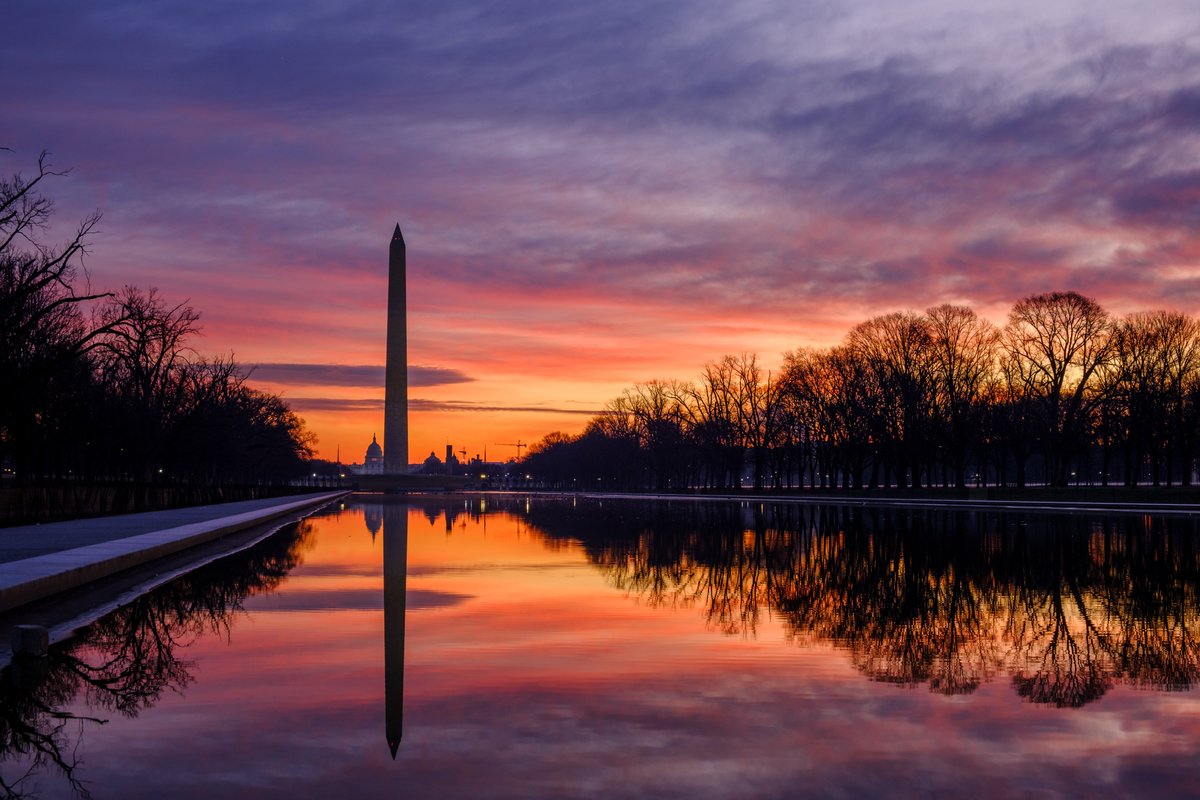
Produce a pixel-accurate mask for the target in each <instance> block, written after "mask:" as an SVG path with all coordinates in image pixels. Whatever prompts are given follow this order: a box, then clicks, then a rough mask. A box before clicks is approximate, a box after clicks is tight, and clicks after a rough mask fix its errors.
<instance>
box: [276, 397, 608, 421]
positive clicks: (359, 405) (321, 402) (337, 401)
mask: <svg viewBox="0 0 1200 800" xmlns="http://www.w3.org/2000/svg"><path fill="white" fill-rule="evenodd" d="M288 405H290V406H292V407H293V408H295V409H297V410H299V411H326V412H353V411H370V412H380V413H382V411H383V400H382V398H380V399H374V398H360V399H346V398H338V397H291V398H288ZM408 410H409V411H410V412H425V411H467V412H503V413H515V414H571V415H578V416H585V417H593V416H596V415H597V414H599V413H601V412H600V410H599V409H587V408H563V407H554V406H536V405H530V406H511V405H493V404H487V403H472V402H469V401H465V400H424V399H421V398H409V400H408Z"/></svg>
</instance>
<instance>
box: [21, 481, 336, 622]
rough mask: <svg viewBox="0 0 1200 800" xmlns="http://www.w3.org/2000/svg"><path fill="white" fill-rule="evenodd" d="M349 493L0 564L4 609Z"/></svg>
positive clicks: (63, 590) (330, 494) (322, 496)
mask: <svg viewBox="0 0 1200 800" xmlns="http://www.w3.org/2000/svg"><path fill="white" fill-rule="evenodd" d="M347 494H349V492H345V491H339V492H329V493H328V494H324V495H320V496H318V497H311V496H310V497H306V498H305V499H303V500H294V501H292V502H290V503H282V504H280V505H276V506H270V507H268V508H263V509H258V510H255V511H247V512H243V513H241V514H235V515H233V516H228V517H219V518H217V519H211V520H206V521H204V522H195V523H191V524H189V525H180V526H178V527H175V528H167V529H164V530H160V531H152V532H150V533H143V534H138V535H136V536H128V537H126V538H124V539H114V540H112V541H108V542H101V543H99V544H93V545H88V546H86V547H77V548H74V549H72V550H63V551H60V552H57V553H50V554H47V555H42V556H36V557H34V558H26V559H22V560H20V561H10V562H8V563H4V564H0V613H3V612H6V611H9V610H11V609H13V608H17V607H18V606H23V605H25V604H26V603H31V602H33V601H35V600H41V599H43V598H46V597H49V596H50V595H54V594H58V593H60V592H65V591H67V590H69V589H74V588H76V587H78V586H82V585H84V584H87V583H91V582H92V581H96V580H100V579H101V578H107V577H108V576H110V575H114V574H116V573H118V572H121V571H123V570H127V569H130V568H132V567H137V566H141V565H143V564H146V563H148V562H150V561H154V560H155V559H159V558H162V557H164V556H169V555H172V554H173V553H177V552H179V551H181V550H186V549H187V548H189V547H194V546H195V545H198V544H203V543H205V542H209V541H212V540H213V539H219V538H221V537H222V536H226V535H228V534H230V533H233V532H235V531H239V530H243V529H245V528H249V527H251V526H254V525H258V524H261V523H263V522H267V521H269V520H271V519H274V518H276V517H281V516H284V515H286V514H289V513H291V512H293V511H296V510H297V509H301V508H306V507H310V506H312V507H316V506H321V505H325V504H327V503H330V502H332V501H333V500H336V499H337V498H339V497H343V496H345V495H347Z"/></svg>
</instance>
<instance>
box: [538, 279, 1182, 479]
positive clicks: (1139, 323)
mask: <svg viewBox="0 0 1200 800" xmlns="http://www.w3.org/2000/svg"><path fill="white" fill-rule="evenodd" d="M1198 423H1200V322H1198V321H1197V320H1196V319H1195V318H1194V317H1191V316H1188V315H1186V314H1182V313H1179V312H1175V311H1150V312H1142V313H1134V314H1129V315H1127V316H1125V317H1121V318H1117V317H1114V316H1113V315H1111V314H1109V313H1108V312H1107V311H1105V310H1104V308H1102V307H1101V306H1100V305H1099V304H1098V303H1097V302H1096V301H1095V300H1093V299H1091V298H1088V297H1084V296H1082V295H1080V294H1078V293H1076V292H1052V293H1048V294H1038V295H1033V296H1030V297H1026V298H1024V299H1022V300H1019V301H1018V302H1017V303H1016V304H1015V305H1014V306H1013V307H1012V310H1011V311H1010V313H1009V315H1008V320H1007V322H1006V324H1005V325H1004V326H1003V327H997V326H995V325H993V324H992V323H991V322H989V321H988V320H986V319H984V318H982V317H980V316H979V315H977V314H976V313H975V312H974V311H973V310H972V309H970V308H967V307H963V306H956V305H940V306H936V307H934V308H930V309H928V310H927V311H926V312H925V313H923V314H919V313H914V312H911V311H899V312H895V313H891V314H885V315H882V316H877V317H874V318H872V319H869V320H867V321H866V322H863V323H861V324H859V325H857V326H856V327H854V328H853V329H852V330H851V331H850V332H849V333H848V334H847V335H846V337H845V339H844V340H843V342H842V343H841V344H840V345H838V346H836V347H831V348H828V349H801V350H796V351H794V352H791V353H787V354H785V357H784V361H783V365H782V367H781V369H780V370H778V371H777V372H769V371H767V370H765V369H764V368H763V367H762V366H761V365H760V363H759V360H758V358H757V357H756V356H754V355H747V354H742V355H738V356H725V357H724V358H722V359H721V360H719V361H714V362H712V363H709V364H707V365H706V366H705V367H704V371H703V373H702V374H701V375H700V377H699V378H698V379H697V380H693V381H675V380H662V381H658V380H656V381H650V382H648V383H641V384H637V385H635V386H633V387H632V388H629V389H626V390H625V391H624V392H623V393H622V394H621V396H620V397H618V398H616V399H615V400H613V401H611V402H610V403H609V404H608V405H607V407H606V409H605V410H604V412H603V413H601V414H600V415H598V416H596V417H595V418H593V419H592V420H591V421H590V423H589V424H588V425H587V427H586V429H585V431H584V433H583V434H581V435H579V436H576V437H571V436H567V435H564V434H561V433H553V434H550V435H549V436H547V437H545V438H544V439H543V440H542V441H540V442H538V443H536V444H535V445H533V446H532V447H531V448H530V452H529V453H528V454H527V456H526V460H525V462H524V464H523V465H522V466H523V468H524V471H525V472H526V473H528V474H530V475H531V476H533V477H534V478H536V479H537V480H539V481H542V482H544V483H545V484H547V485H551V486H555V487H558V488H567V489H570V488H577V489H582V488H597V487H603V488H616V487H621V488H648V489H658V490H671V489H683V488H717V489H722V488H734V487H737V486H740V485H741V484H742V482H743V480H747V481H749V480H752V481H753V485H754V487H755V488H756V489H761V488H788V487H820V488H853V489H862V488H877V487H878V488H887V487H897V488H907V487H913V488H916V487H922V486H955V487H960V488H962V487H969V486H978V485H999V486H1026V485H1029V484H1050V485H1055V486H1066V485H1068V484H1072V483H1093V484H1100V485H1105V486H1107V485H1110V484H1112V483H1116V484H1125V485H1129V486H1132V485H1138V484H1142V483H1153V484H1154V485H1155V486H1158V485H1163V484H1165V485H1167V486H1170V485H1172V484H1179V485H1190V484H1191V482H1192V473H1193V469H1194V467H1195V461H1196V431H1197V424H1198Z"/></svg>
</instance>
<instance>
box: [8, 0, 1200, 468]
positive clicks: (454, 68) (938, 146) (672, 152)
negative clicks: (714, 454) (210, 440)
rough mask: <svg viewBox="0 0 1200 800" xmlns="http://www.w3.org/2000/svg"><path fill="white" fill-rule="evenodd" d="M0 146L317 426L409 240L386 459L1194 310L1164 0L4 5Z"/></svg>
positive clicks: (380, 331) (350, 436) (378, 324)
mask: <svg viewBox="0 0 1200 800" xmlns="http://www.w3.org/2000/svg"><path fill="white" fill-rule="evenodd" d="M6 25H7V29H8V36H7V37H6V45H5V47H4V48H3V51H0V65H2V67H3V69H4V70H5V73H6V74H7V75H9V76H10V81H9V87H8V89H7V91H6V92H5V102H4V104H3V106H2V107H0V147H4V148H8V150H9V151H11V152H5V151H2V150H0V170H3V171H4V172H5V173H7V174H11V173H13V172H18V171H20V172H25V173H29V172H30V171H31V170H32V169H33V168H34V166H35V165H36V162H37V157H38V154H39V153H40V152H41V151H42V150H46V151H49V152H50V154H51V162H52V164H53V165H54V166H55V167H56V168H58V169H68V168H69V169H70V170H71V173H70V175H69V176H68V177H66V178H62V179H54V180H51V181H48V182H47V183H46V184H44V186H43V188H44V190H45V191H46V192H47V194H48V195H49V196H51V197H53V198H54V199H55V203H56V215H55V218H54V226H55V227H54V229H53V231H52V232H53V239H54V241H58V240H59V239H62V238H64V237H65V236H66V235H67V233H68V231H69V230H70V229H71V228H72V227H73V226H74V225H76V224H77V223H78V221H79V220H80V219H82V218H83V217H84V216H86V215H87V214H89V213H91V212H92V211H93V210H96V209H99V210H100V211H102V212H103V214H104V218H103V222H102V223H101V225H100V227H99V234H98V235H97V236H95V237H94V239H93V240H92V242H91V247H90V252H89V254H88V255H87V257H86V259H85V265H86V267H87V270H88V273H89V276H90V280H91V283H92V286H93V288H94V289H101V290H107V289H117V288H120V287H121V286H122V285H125V284H134V285H138V286H142V287H149V286H155V287H158V289H159V290H160V292H161V293H162V294H163V296H164V297H166V298H167V299H169V300H171V301H172V302H180V301H184V300H187V301H189V302H190V303H191V305H193V306H194V307H195V308H196V309H197V310H198V311H200V312H201V315H202V318H201V319H202V323H203V326H204V336H203V338H201V339H199V340H197V341H196V342H195V343H194V346H195V347H196V349H197V350H198V351H199V352H201V353H206V354H228V353H230V352H232V353H234V354H235V356H236V357H237V359H238V360H239V362H241V363H242V364H244V365H246V366H247V367H254V368H255V370H254V373H253V375H252V377H251V381H252V382H253V383H254V384H255V385H257V386H261V387H263V388H265V389H268V390H271V391H277V392H280V393H281V394H283V396H284V397H285V399H287V400H288V402H289V403H290V404H291V406H292V407H293V409H294V410H295V411H296V412H297V413H298V414H299V416H301V417H303V418H304V419H305V420H306V421H307V424H308V427H309V428H310V429H311V430H312V431H313V432H314V433H315V434H316V435H317V436H318V437H319V444H318V451H319V453H318V454H319V456H320V457H322V458H327V459H333V458H334V457H335V455H337V454H339V453H340V457H341V459H342V461H344V462H353V461H361V460H362V456H363V451H364V450H365V448H366V446H367V444H368V443H369V442H370V441H371V436H372V434H378V435H379V437H380V439H381V440H382V436H383V407H382V399H383V363H384V350H385V341H384V334H385V327H386V313H387V309H386V307H385V298H386V282H387V256H388V243H389V240H390V236H391V232H392V229H393V226H394V225H396V224H397V223H399V225H400V227H401V228H402V229H403V232H404V236H405V239H406V241H407V246H408V302H409V308H408V330H409V339H408V347H409V364H410V387H411V388H410V398H411V399H410V426H409V427H410V433H409V440H410V445H409V446H410V452H409V460H410V461H412V462H417V461H421V460H423V459H424V458H425V457H426V456H427V455H428V454H429V453H430V452H433V453H436V454H437V455H438V456H439V457H443V456H444V455H445V446H446V444H451V445H453V446H454V448H455V450H456V451H457V450H459V449H460V448H461V449H465V450H466V451H467V456H468V457H472V456H474V455H476V454H480V455H482V454H483V453H484V452H485V451H486V453H487V456H488V458H489V459H491V460H503V459H507V458H511V457H513V456H516V455H517V449H516V447H514V446H512V444H511V443H515V442H518V441H519V442H522V443H526V444H528V443H533V442H536V441H537V440H538V439H540V438H541V437H542V436H544V435H545V434H547V433H549V432H551V431H555V430H561V431H565V432H568V433H578V432H579V431H581V430H582V428H583V426H584V425H585V424H586V422H587V420H588V419H589V418H590V416H591V415H593V414H594V413H596V412H597V411H599V410H600V409H602V408H603V407H604V405H605V403H606V402H608V401H609V400H611V399H612V398H614V397H616V396H617V395H619V394H620V392H621V391H622V390H623V389H625V388H626V387H628V386H630V385H632V384H634V383H636V382H644V381H648V380H653V379H680V380H689V379H693V378H695V377H696V376H697V375H698V374H699V373H700V371H701V370H702V369H703V366H704V364H705V362H707V361H711V360H715V359H719V358H720V357H722V356H723V355H725V354H730V353H735V354H736V353H741V352H752V353H758V354H759V356H760V358H761V359H762V362H763V363H764V365H765V366H767V367H768V368H771V369H774V368H776V367H777V366H778V365H779V363H780V362H781V360H782V354H783V353H784V352H785V351H788V350H792V349H795V348H797V347H804V346H827V345H831V344H834V343H836V342H838V341H840V340H841V338H842V337H843V336H844V334H845V333H846V332H847V331H848V330H849V328H850V327H852V326H853V325H854V324H856V323H858V322H861V321H863V320H865V319H867V318H868V317H870V316H872V315H875V314H880V313H885V312H889V311H894V310H899V309H914V310H922V309H925V308H927V307H929V306H933V305H936V304H938V303H943V302H952V303H962V304H967V305H970V306H972V307H973V308H975V309H976V310H977V311H978V312H979V313H980V314H982V315H984V316H986V317H988V318H989V319H991V320H992V321H993V322H997V323H1002V322H1003V321H1004V317H1005V314H1006V313H1007V311H1008V309H1009V308H1010V307H1011V305H1012V304H1013V303H1014V302H1015V301H1017V300H1018V299H1020V298H1021V297H1024V296H1027V295H1029V294H1033V293H1037V292H1046V291H1054V290H1063V291H1066V290H1074V291H1078V292H1081V293H1083V294H1086V295H1089V296H1091V297H1094V298H1095V299H1097V300H1098V301H1099V302H1100V303H1101V304H1102V305H1104V307H1105V308H1107V309H1108V310H1109V311H1111V312H1113V313H1116V314H1124V313H1128V312H1131V311H1137V310H1144V309H1153V308H1171V309H1176V310H1179V311H1183V312H1186V313H1189V314H1195V313H1197V312H1200V170H1198V169H1197V167H1196V165H1197V163H1200V78H1197V77H1196V76H1198V75H1200V15H1197V14H1196V8H1195V5H1194V3H1193V2H1191V1H1190V0H1165V1H1164V2H1160V3H1157V4H1155V7H1154V9H1153V13H1148V12H1147V11H1146V8H1145V6H1144V4H1137V3H1133V2H1123V1H1122V2H1115V1H1114V2H1102V3H1084V2H1082V1H1081V0H1080V1H1076V0H1071V1H1070V2H1052V3H1046V2H1034V1H1033V0H1022V1H1021V2H1017V3H1004V4H1001V3H996V2H985V3H982V4H974V5H971V6H970V7H968V8H964V7H963V6H962V4H959V3H951V2H946V0H923V2H919V3H909V4H904V5H903V6H898V5H896V4H894V3H889V2H886V0H855V1H854V2H844V3H837V4H833V5H828V4H812V3H792V2H782V0H755V1H753V2H746V3H738V4H733V5H730V4H723V3H709V2H704V3H692V2H681V0H665V1H664V2H660V3H652V4H649V5H647V4H621V5H618V6H613V5H611V4H604V5H601V6H594V7H593V6H574V5H564V4H561V3H556V2H549V0H535V2H528V3H520V4H513V5H504V4H500V5H497V4H481V3H463V4H450V5H445V4H439V3H413V4H403V5H396V6H392V5H389V4H370V3H356V2H352V3H330V2H327V0H309V1H308V2H302V3H296V4H288V5H286V6H282V7H280V8H277V9H273V8H271V7H263V6H256V7H254V8H248V7H245V6H244V5H243V4H233V3H217V4H204V5H203V6H195V5H193V4H185V3H177V2H167V3H156V4H154V5H153V6H152V7H146V6H145V5H144V4H135V3H131V2H113V3H105V4H102V5H99V6H97V5H92V4H73V3H66V4H26V3H22V4H18V5H17V6H15V7H14V8H12V9H9V10H8V12H7V14H6Z"/></svg>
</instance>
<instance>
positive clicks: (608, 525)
mask: <svg viewBox="0 0 1200 800" xmlns="http://www.w3.org/2000/svg"><path fill="white" fill-rule="evenodd" d="M1198 590H1200V530H1198V526H1197V523H1196V522H1194V521H1192V520H1185V519H1173V520H1166V519H1157V518H1153V517H1141V516H1124V517H1122V516H1113V517H1095V518H1089V517H1080V516H1029V515H1002V514H981V513H965V512H941V511H912V510H871V509H864V508H852V507H833V506H772V505H766V506H760V505H757V504H755V505H749V506H747V505H739V504H698V503H690V502H682V501H681V502H674V503H661V502H640V503H639V502H617V501H604V502H599V501H585V500H579V501H578V502H572V501H570V500H567V501H551V500H542V499H533V500H526V499H525V498H516V497H488V498H486V499H479V498H473V499H465V498H461V497H460V498H457V499H446V500H433V499H430V500H425V501H418V502H415V503H413V504H411V505H410V504H408V503H407V502H405V501H403V500H400V499H386V498H381V497H370V496H362V497H355V498H352V499H351V500H349V501H347V502H346V503H345V504H344V505H343V506H339V507H335V508H333V509H330V510H329V511H328V512H326V513H322V514H319V515H317V516H315V517H313V518H311V519H309V520H308V521H306V522H304V523H302V524H300V525H299V526H293V527H291V528H289V529H285V530H284V531H282V532H281V533H280V534H279V535H277V536H275V537H274V538H272V539H271V540H269V541H267V542H265V543H264V544H262V545H261V546H259V547H258V548H256V549H255V550H254V551H252V552H251V553H249V554H248V555H243V556H239V557H236V558H233V559H229V560H227V561H225V562H222V563H219V564H217V565H214V566H212V567H210V568H206V569H204V570H202V571H200V572H197V573H193V574H191V575H188V576H186V577H184V578H182V579H179V580H177V581H175V582H173V583H171V584H169V585H167V586H165V587H163V588H162V589H161V590H159V591H156V592H155V593H153V594H152V595H149V596H146V597H144V598H143V599H141V600H139V601H138V602H136V603H134V604H132V605H130V606H128V607H126V608H123V609H121V610H119V611H117V612H116V613H114V614H112V615H110V616H109V617H106V618H105V619H103V620H101V621H100V622H99V623H97V624H95V625H93V626H92V627H91V628H89V629H88V630H86V631H84V632H83V633H82V634H81V635H80V636H79V637H77V638H76V639H75V640H74V641H72V642H69V643H67V644H65V645H64V646H62V647H59V648H57V649H56V651H55V652H54V653H53V655H52V656H51V658H50V659H48V660H47V661H46V662H45V663H42V664H39V665H37V666H35V667H28V666H27V667H23V668H21V669H9V670H7V671H6V672H5V673H4V675H3V677H2V681H0V709H2V718H0V746H2V747H3V759H4V760H3V762H2V763H0V776H2V777H3V781H4V784H5V787H4V788H5V790H6V791H8V792H9V793H11V794H17V795H24V794H30V795H37V796H41V797H67V796H72V795H73V794H74V793H76V792H78V791H81V790H82V791H90V792H91V794H92V795H93V796H95V797H97V798H125V797H173V798H193V797H194V798H212V797H254V798H265V797H335V798H336V797H344V798H350V797H389V798H390V797H468V798H470V797H501V798H507V797H511V798H525V797H596V798H612V797H681V798H683V797H686V798H707V797H732V798H755V797H806V796H817V797H822V796H828V797H876V796H914V797H923V796H935V797H936V796H944V797H956V796H964V795H972V796H982V797H988V796H995V797H1027V796H1041V797H1054V796H1078V797H1097V796H1126V797H1148V796H1164V797H1169V796H1183V795H1188V794H1191V793H1192V792H1194V791H1196V789H1197V787H1198V786H1200V756H1198V752H1200V692H1196V691H1194V690H1193V687H1194V686H1195V684H1196V682H1197V680H1198V679H1200V640H1198V636H1200V594H1198ZM393 747H394V748H395V758H394V760H393V756H392V749H393Z"/></svg>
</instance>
